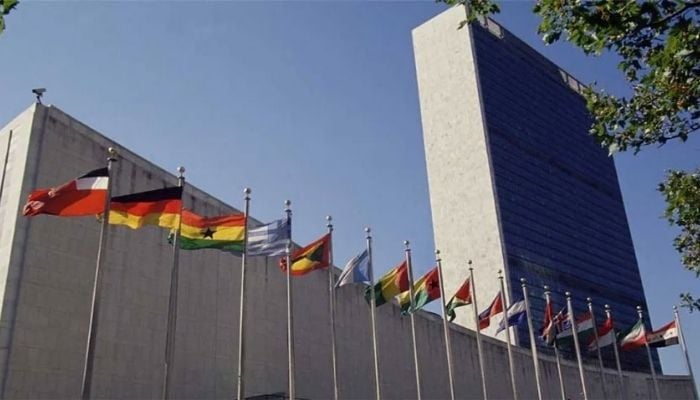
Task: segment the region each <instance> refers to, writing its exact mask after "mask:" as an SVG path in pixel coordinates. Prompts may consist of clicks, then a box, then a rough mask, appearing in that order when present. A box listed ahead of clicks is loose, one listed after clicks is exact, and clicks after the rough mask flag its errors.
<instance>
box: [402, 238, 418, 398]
mask: <svg viewBox="0 0 700 400" xmlns="http://www.w3.org/2000/svg"><path fill="white" fill-rule="evenodd" d="M403 244H404V246H406V250H405V253H406V268H407V269H408V293H409V296H410V299H411V305H410V307H411V308H410V309H409V316H410V318H411V338H412V339H413V365H414V367H415V371H416V399H417V400H421V389H420V367H419V366H418V347H417V346H416V321H415V317H414V315H413V306H414V305H415V298H414V296H415V293H413V266H412V265H411V248H410V247H409V245H410V243H409V241H408V240H404V242H403Z"/></svg>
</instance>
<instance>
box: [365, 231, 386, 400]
mask: <svg viewBox="0 0 700 400" xmlns="http://www.w3.org/2000/svg"><path fill="white" fill-rule="evenodd" d="M365 233H366V234H367V235H366V239H367V264H368V265H367V270H368V271H367V272H368V274H369V287H370V290H372V296H370V301H369V307H370V318H371V322H372V357H373V358H374V390H375V398H376V400H380V399H381V397H382V395H381V381H380V380H379V355H378V354H377V322H376V319H375V311H374V308H375V307H376V306H377V305H376V304H377V302H376V299H375V298H374V294H375V293H374V264H372V235H371V230H370V228H369V227H367V228H365Z"/></svg>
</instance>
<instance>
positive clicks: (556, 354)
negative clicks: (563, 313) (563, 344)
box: [544, 285, 566, 400]
mask: <svg viewBox="0 0 700 400" xmlns="http://www.w3.org/2000/svg"><path fill="white" fill-rule="evenodd" d="M550 295H551V292H550V291H549V286H547V285H544V298H545V301H546V302H547V304H549V303H550V302H551V301H552V300H551V297H550ZM552 323H553V322H552ZM554 336H555V339H554V357H555V358H556V360H557V375H558V376H559V391H560V393H561V399H562V400H566V389H565V388H564V374H563V373H562V371H561V358H560V356H559V345H558V344H557V340H556V331H555V333H554Z"/></svg>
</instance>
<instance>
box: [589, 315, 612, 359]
mask: <svg viewBox="0 0 700 400" xmlns="http://www.w3.org/2000/svg"><path fill="white" fill-rule="evenodd" d="M613 343H615V329H613V320H612V317H608V319H606V320H605V323H603V325H602V326H601V327H600V328H599V329H598V342H597V343H596V341H595V339H594V340H592V341H591V342H590V343H589V344H588V351H596V350H597V349H598V348H599V347H600V348H603V347H605V346H610V345H611V344H613Z"/></svg>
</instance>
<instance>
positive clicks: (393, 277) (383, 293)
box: [365, 261, 408, 307]
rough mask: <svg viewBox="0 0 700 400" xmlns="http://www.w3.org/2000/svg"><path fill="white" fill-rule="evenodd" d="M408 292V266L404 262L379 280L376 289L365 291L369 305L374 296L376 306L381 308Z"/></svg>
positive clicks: (370, 288) (371, 288) (369, 288)
mask: <svg viewBox="0 0 700 400" xmlns="http://www.w3.org/2000/svg"><path fill="white" fill-rule="evenodd" d="M406 290H408V264H407V263H406V261H404V262H402V263H401V264H399V265H397V266H396V267H394V268H392V269H391V270H390V271H389V272H387V273H386V274H384V276H382V277H381V278H379V281H377V283H376V284H375V285H374V287H368V288H367V289H366V290H365V300H367V303H368V304H369V303H370V300H371V296H372V295H374V302H375V303H374V304H375V306H376V307H379V306H381V305H382V304H384V303H387V302H389V301H391V299H393V298H394V297H396V296H397V295H399V294H400V293H403V292H405V291H406Z"/></svg>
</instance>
